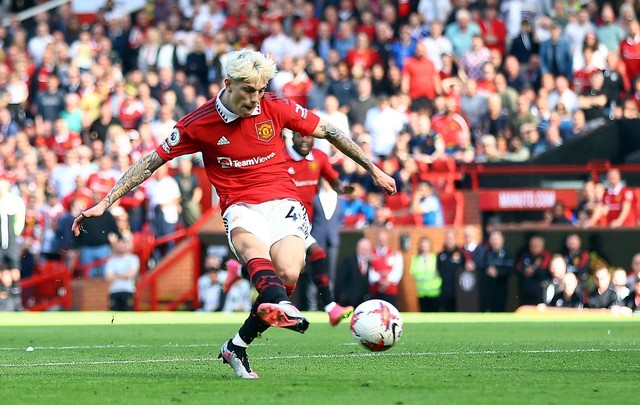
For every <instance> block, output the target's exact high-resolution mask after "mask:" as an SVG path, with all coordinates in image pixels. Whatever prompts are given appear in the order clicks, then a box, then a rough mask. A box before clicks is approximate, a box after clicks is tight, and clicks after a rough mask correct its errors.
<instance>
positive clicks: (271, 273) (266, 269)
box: [247, 258, 289, 303]
mask: <svg viewBox="0 0 640 405" xmlns="http://www.w3.org/2000/svg"><path fill="white" fill-rule="evenodd" d="M247 270H248V272H249V275H250V276H251V283H252V284H253V286H254V287H255V288H256V290H257V291H258V296H259V298H260V301H261V302H273V303H278V302H280V301H288V299H289V298H288V297H287V293H286V291H285V288H284V283H283V282H282V279H281V278H280V277H279V276H278V275H277V274H276V271H275V270H274V268H273V264H272V263H271V261H269V260H267V259H262V258H255V259H251V260H249V263H247Z"/></svg>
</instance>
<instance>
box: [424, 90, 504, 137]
mask: <svg viewBox="0 0 640 405" xmlns="http://www.w3.org/2000/svg"><path fill="white" fill-rule="evenodd" d="M437 130H438V129H437V128H436V131H437ZM511 133H512V132H511V122H510V117H509V112H508V111H507V110H506V109H504V108H503V104H502V99H501V98H500V96H499V95H498V94H493V95H491V96H489V98H488V99H487V112H486V113H485V114H484V115H482V116H481V117H480V119H479V121H478V126H477V130H476V133H475V134H474V137H475V139H478V138H480V137H482V136H483V135H492V136H494V137H496V138H497V137H501V138H511Z"/></svg>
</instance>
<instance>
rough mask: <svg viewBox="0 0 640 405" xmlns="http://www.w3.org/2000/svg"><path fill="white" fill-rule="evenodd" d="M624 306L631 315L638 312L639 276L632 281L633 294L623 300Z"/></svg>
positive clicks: (639, 299) (639, 304)
mask: <svg viewBox="0 0 640 405" xmlns="http://www.w3.org/2000/svg"><path fill="white" fill-rule="evenodd" d="M624 305H625V306H626V307H627V308H629V309H630V310H631V312H632V313H633V314H638V312H640V275H637V274H636V276H635V277H634V279H633V292H632V293H631V294H629V295H628V296H627V298H626V299H625V300H624Z"/></svg>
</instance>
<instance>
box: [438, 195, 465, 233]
mask: <svg viewBox="0 0 640 405" xmlns="http://www.w3.org/2000/svg"><path fill="white" fill-rule="evenodd" d="M440 203H441V204H442V211H443V213H444V223H445V225H463V220H464V196H463V195H462V193H461V192H460V191H452V192H448V193H442V194H440Z"/></svg>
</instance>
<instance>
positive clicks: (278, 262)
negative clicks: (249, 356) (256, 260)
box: [258, 235, 309, 333]
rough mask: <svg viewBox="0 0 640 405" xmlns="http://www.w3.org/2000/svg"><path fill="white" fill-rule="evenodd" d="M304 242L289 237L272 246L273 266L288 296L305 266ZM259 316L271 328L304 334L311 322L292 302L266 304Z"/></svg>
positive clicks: (260, 309) (297, 238)
mask: <svg viewBox="0 0 640 405" xmlns="http://www.w3.org/2000/svg"><path fill="white" fill-rule="evenodd" d="M304 256H305V254H304V240H303V239H302V238H300V237H299V236H293V235H288V236H285V237H283V238H282V239H280V240H278V241H277V242H276V243H274V244H273V245H272V246H271V258H272V260H273V265H274V267H275V268H276V271H277V272H278V275H279V276H280V277H281V278H282V280H283V282H284V285H285V292H286V293H287V295H289V296H290V294H292V293H293V291H294V289H295V285H296V283H297V282H298V277H299V275H300V270H301V269H302V267H303V266H304ZM258 314H259V315H260V316H261V318H262V319H263V320H265V321H266V322H268V323H269V324H271V326H278V327H284V328H288V329H292V330H295V331H297V332H300V333H304V332H305V331H306V330H307V328H308V327H309V322H307V320H306V319H305V318H304V317H303V316H302V314H301V313H300V311H299V310H298V309H297V308H296V307H295V306H293V305H292V304H291V302H286V303H279V304H273V303H269V302H265V303H264V304H262V305H260V306H259V308H258Z"/></svg>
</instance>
